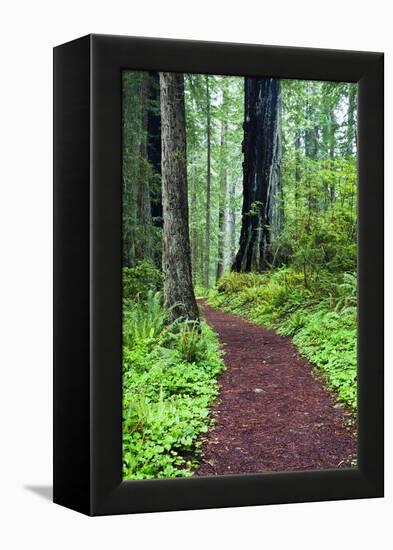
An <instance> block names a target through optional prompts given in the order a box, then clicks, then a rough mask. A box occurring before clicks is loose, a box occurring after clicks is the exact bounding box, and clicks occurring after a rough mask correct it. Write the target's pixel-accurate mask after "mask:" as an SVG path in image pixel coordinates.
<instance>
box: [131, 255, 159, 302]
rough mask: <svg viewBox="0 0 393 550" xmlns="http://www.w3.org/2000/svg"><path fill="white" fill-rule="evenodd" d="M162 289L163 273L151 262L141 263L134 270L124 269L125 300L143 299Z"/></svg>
mask: <svg viewBox="0 0 393 550" xmlns="http://www.w3.org/2000/svg"><path fill="white" fill-rule="evenodd" d="M161 287H162V273H161V272H160V271H159V270H158V269H156V268H155V267H154V266H153V264H152V263H151V262H148V261H145V262H141V263H139V264H138V265H137V266H136V267H133V268H129V267H123V298H125V299H127V300H135V299H136V298H137V297H138V296H140V297H141V298H143V297H145V296H146V294H147V293H148V292H149V291H157V290H160V289H161Z"/></svg>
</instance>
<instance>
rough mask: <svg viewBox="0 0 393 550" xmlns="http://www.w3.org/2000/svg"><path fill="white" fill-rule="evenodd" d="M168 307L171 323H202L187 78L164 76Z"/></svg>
mask: <svg viewBox="0 0 393 550" xmlns="http://www.w3.org/2000/svg"><path fill="white" fill-rule="evenodd" d="M160 96H161V145H162V147H161V149H162V160H161V162H162V164H161V176H162V207H163V222H164V226H163V244H162V269H163V274H164V305H165V309H166V311H167V315H168V320H169V322H173V321H174V320H175V319H177V318H179V317H182V318H185V319H190V320H198V319H199V314H198V306H197V304H196V300H195V295H194V289H193V285H192V275H191V252H190V238H189V230H188V195H187V168H186V128H185V108H184V77H183V74H181V73H160Z"/></svg>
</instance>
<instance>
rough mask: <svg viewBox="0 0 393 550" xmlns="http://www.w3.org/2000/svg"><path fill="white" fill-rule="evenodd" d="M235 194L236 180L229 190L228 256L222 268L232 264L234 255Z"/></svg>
mask: <svg viewBox="0 0 393 550" xmlns="http://www.w3.org/2000/svg"><path fill="white" fill-rule="evenodd" d="M235 195H236V181H235V180H234V181H232V185H231V187H230V190H229V211H228V236H229V257H228V265H225V267H224V269H226V268H227V267H229V266H230V265H232V263H233V262H234V260H235V257H236V208H235V204H234V203H235Z"/></svg>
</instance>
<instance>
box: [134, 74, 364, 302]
mask: <svg viewBox="0 0 393 550" xmlns="http://www.w3.org/2000/svg"><path fill="white" fill-rule="evenodd" d="M244 80H245V79H243V78H239V77H230V76H211V75H209V76H207V75H185V76H184V86H185V91H184V97H185V109H186V140H187V178H188V200H189V233H190V241H191V260H192V273H193V281H194V285H195V286H196V287H197V293H199V292H203V290H206V289H208V288H211V287H213V286H214V285H215V284H216V282H217V280H218V279H219V278H220V277H221V276H222V274H223V273H224V272H225V271H227V270H228V269H229V268H230V267H231V266H232V264H233V262H234V260H235V257H236V253H237V252H238V247H239V236H240V230H241V221H242V205H243V167H242V166H243V160H244V159H243V156H244V151H243V148H244V117H245V83H244ZM248 80H250V81H252V80H253V79H248ZM254 80H256V79H254ZM272 80H273V79H272ZM277 82H278V81H277ZM278 87H279V90H278V92H277V93H278V97H277V99H276V102H277V109H278V115H277V126H279V129H278V133H279V136H278V139H279V140H280V144H279V147H278V148H279V152H278V157H279V158H277V159H276V164H275V168H274V169H276V170H278V171H279V177H278V182H277V185H278V189H276V190H274V197H273V198H271V197H270V201H271V202H274V208H275V215H270V217H271V219H267V220H264V221H265V225H266V222H268V225H269V226H270V227H269V228H270V229H271V231H270V233H271V236H270V242H269V244H268V247H269V253H268V254H267V256H268V259H267V264H266V265H265V266H262V269H260V267H261V266H256V265H254V266H252V267H251V266H248V268H247V269H245V270H247V271H249V270H250V269H255V270H257V271H261V270H263V269H264V268H266V267H276V266H279V265H282V264H287V263H291V264H295V265H296V266H298V267H299V268H301V269H303V271H304V277H305V281H306V284H308V282H309V281H308V280H307V279H310V281H311V280H312V279H313V278H314V277H317V276H318V273H319V272H320V270H321V269H322V268H323V269H329V270H332V271H335V270H338V271H351V270H352V271H353V270H354V269H355V268H356V85H354V84H347V83H332V82H313V81H295V80H293V81H289V80H281V81H280V82H279V83H278ZM123 94H124V95H123V100H124V101H123V105H124V118H123V120H124V156H123V186H124V188H123V189H124V195H123V197H124V199H123V264H124V266H127V267H129V268H132V267H135V266H136V265H138V264H139V263H140V262H143V261H149V262H152V264H153V265H155V266H156V267H157V268H159V269H161V231H162V202H161V136H160V104H159V77H158V74H157V73H155V74H154V73H143V72H131V71H129V72H125V73H124V81H123ZM261 124H262V122H261ZM250 139H254V136H251V138H250ZM271 139H274V136H273V133H272V134H271ZM269 193H270V195H271V196H272V194H273V189H270V190H269ZM261 202H262V201H258V199H257V198H256V199H255V200H250V201H249V204H248V205H246V207H247V208H248V211H246V212H243V215H245V216H248V217H249V218H250V219H251V218H253V217H254V218H258V210H260V209H261V208H262V209H263V208H265V206H266V204H261ZM270 208H272V205H270ZM268 217H269V216H268ZM261 230H263V229H261ZM237 270H242V269H241V267H240V268H238V269H237Z"/></svg>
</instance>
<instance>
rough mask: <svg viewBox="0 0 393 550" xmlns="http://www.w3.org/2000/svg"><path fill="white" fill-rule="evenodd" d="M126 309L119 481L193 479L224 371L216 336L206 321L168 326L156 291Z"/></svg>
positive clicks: (125, 304)
mask: <svg viewBox="0 0 393 550" xmlns="http://www.w3.org/2000/svg"><path fill="white" fill-rule="evenodd" d="M130 271H131V270H127V273H126V274H125V275H126V277H127V278H128V279H129V278H130V277H131V278H132V275H133V274H132V273H131V274H130ZM135 286H137V285H136V284H135V281H132V282H130V283H129V287H132V288H134V287H135ZM123 312H124V313H123V478H124V479H147V478H169V477H186V476H191V475H192V470H193V469H194V468H195V467H196V466H197V464H198V456H199V454H200V445H201V443H200V441H199V439H200V435H201V434H203V433H206V432H207V431H208V429H209V427H210V426H211V425H212V419H211V417H210V405H211V403H212V401H213V400H214V398H215V397H216V395H217V392H218V383H217V376H218V374H219V373H220V371H221V370H222V369H223V368H224V364H223V362H222V359H221V352H220V349H219V344H218V341H217V337H216V335H215V334H214V332H213V331H212V330H211V329H210V328H209V326H208V325H207V324H206V323H205V322H203V321H202V322H201V323H200V325H199V326H195V325H193V324H190V323H186V322H184V321H183V322H182V321H178V322H176V323H174V324H172V325H167V324H166V319H165V313H164V310H163V307H162V295H161V293H160V292H159V291H158V292H157V291H154V290H150V291H148V292H147V293H146V294H145V295H143V296H136V297H134V299H133V300H130V299H124V301H123Z"/></svg>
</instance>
